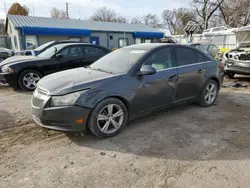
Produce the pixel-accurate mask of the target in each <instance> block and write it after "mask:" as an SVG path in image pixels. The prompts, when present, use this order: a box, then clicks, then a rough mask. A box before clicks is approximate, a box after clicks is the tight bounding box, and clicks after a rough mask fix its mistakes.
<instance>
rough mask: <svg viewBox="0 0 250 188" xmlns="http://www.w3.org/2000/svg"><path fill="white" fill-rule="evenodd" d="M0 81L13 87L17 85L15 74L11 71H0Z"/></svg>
mask: <svg viewBox="0 0 250 188" xmlns="http://www.w3.org/2000/svg"><path fill="white" fill-rule="evenodd" d="M0 83H4V84H6V83H7V84H9V85H10V86H11V87H14V88H17V87H18V83H17V76H16V75H15V74H12V73H0Z"/></svg>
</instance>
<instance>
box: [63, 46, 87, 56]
mask: <svg viewBox="0 0 250 188" xmlns="http://www.w3.org/2000/svg"><path fill="white" fill-rule="evenodd" d="M60 53H61V54H62V55H63V57H77V56H82V55H84V53H83V51H82V48H81V47H80V46H70V47H66V48H64V49H63V50H62V51H61V52H60Z"/></svg>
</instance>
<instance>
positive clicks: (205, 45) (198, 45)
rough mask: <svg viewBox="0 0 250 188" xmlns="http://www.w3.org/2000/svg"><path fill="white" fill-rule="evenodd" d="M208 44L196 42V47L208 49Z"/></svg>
mask: <svg viewBox="0 0 250 188" xmlns="http://www.w3.org/2000/svg"><path fill="white" fill-rule="evenodd" d="M208 46H209V45H208V44H196V46H195V47H196V48H198V49H200V50H203V51H207V49H208Z"/></svg>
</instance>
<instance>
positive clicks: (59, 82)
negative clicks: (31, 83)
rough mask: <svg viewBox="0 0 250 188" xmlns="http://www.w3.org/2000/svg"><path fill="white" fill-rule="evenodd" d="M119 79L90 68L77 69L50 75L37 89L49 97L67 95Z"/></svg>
mask: <svg viewBox="0 0 250 188" xmlns="http://www.w3.org/2000/svg"><path fill="white" fill-rule="evenodd" d="M119 77H120V76H119V75H113V74H109V73H106V72H101V71H97V70H92V69H89V68H77V69H71V70H67V71H62V72H58V73H54V74H51V75H48V76H46V77H44V78H42V79H41V80H40V81H39V82H38V85H37V87H38V88H40V89H41V90H44V91H46V92H47V94H48V95H65V94H68V93H72V92H76V91H80V90H84V89H90V88H93V87H97V86H99V85H102V84H105V83H108V82H111V81H115V80H117V79H118V78H119Z"/></svg>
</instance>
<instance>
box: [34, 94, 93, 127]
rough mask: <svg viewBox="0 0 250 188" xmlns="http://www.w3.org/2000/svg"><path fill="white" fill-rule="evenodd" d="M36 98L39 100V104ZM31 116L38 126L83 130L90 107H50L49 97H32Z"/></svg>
mask: <svg viewBox="0 0 250 188" xmlns="http://www.w3.org/2000/svg"><path fill="white" fill-rule="evenodd" d="M37 100H40V101H39V104H40V106H39V105H37V104H38V102H37ZM31 103H32V117H33V120H34V121H35V122H36V123H37V124H38V125H40V126H42V127H44V128H48V129H52V130H58V131H66V132H84V131H85V130H86V126H87V121H88V116H89V114H90V111H91V109H89V108H83V107H80V106H63V107H50V106H49V103H50V97H49V96H48V97H46V98H45V99H44V100H43V101H41V99H37V98H34V97H33V98H32V102H31Z"/></svg>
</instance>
